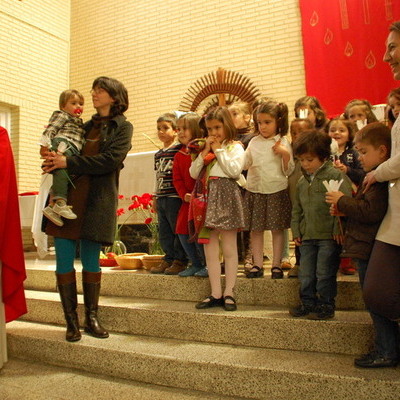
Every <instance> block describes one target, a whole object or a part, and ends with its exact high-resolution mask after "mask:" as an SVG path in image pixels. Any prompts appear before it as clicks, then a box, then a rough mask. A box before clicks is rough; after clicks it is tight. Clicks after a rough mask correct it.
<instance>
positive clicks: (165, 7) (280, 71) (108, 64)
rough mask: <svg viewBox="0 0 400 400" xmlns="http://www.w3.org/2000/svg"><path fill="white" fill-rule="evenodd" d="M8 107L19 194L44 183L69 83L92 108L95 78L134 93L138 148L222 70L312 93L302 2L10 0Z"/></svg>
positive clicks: (276, 93) (1, 66) (5, 67)
mask: <svg viewBox="0 0 400 400" xmlns="http://www.w3.org/2000/svg"><path fill="white" fill-rule="evenodd" d="M0 17H1V24H0V34H1V37H2V40H1V41H0V46H1V50H2V51H1V54H2V58H3V60H2V62H1V63H0V105H1V106H8V107H9V108H10V110H11V113H12V118H11V138H12V145H13V149H14V153H15V157H16V161H17V164H18V177H19V188H20V191H25V190H36V189H38V187H39V179H40V169H39V158H38V156H37V151H38V146H37V140H38V137H39V136H40V133H41V132H42V130H43V126H44V125H45V124H46V123H47V121H48V118H49V116H50V114H51V112H52V111H53V110H55V109H56V108H57V107H58V95H59V93H60V92H61V91H62V90H64V89H66V88H67V87H73V88H76V89H78V90H80V91H81V92H82V93H83V94H84V95H85V97H86V110H85V112H84V115H83V118H84V119H88V118H89V117H90V115H91V114H92V113H93V112H94V110H93V109H92V107H91V100H90V95H89V91H90V88H91V83H92V81H93V79H94V78H96V77H97V76H99V75H109V76H112V77H115V78H117V79H120V80H121V81H122V82H124V83H125V85H126V86H127V88H128V90H129V95H130V102H131V107H130V109H129V110H128V112H127V116H128V118H129V119H130V120H131V121H132V122H133V123H134V126H135V134H134V139H133V149H132V151H133V152H142V151H147V150H154V149H155V148H154V145H153V144H152V143H150V142H149V141H148V140H147V139H146V138H144V136H143V135H142V133H146V134H148V135H150V136H152V137H153V138H154V139H156V134H155V121H156V119H157V117H158V116H159V114H161V113H164V112H167V111H171V110H174V109H177V108H178V105H179V103H180V101H181V99H182V97H183V95H184V94H185V93H186V91H187V89H188V88H189V87H190V85H191V84H192V83H194V81H195V80H197V79H198V78H200V77H202V76H203V75H205V74H207V73H209V72H211V71H216V70H217V68H218V67H223V68H225V69H227V70H232V71H236V72H239V73H242V74H244V75H246V76H248V77H249V78H250V79H251V81H252V82H253V83H254V84H255V85H256V86H257V87H258V88H259V89H260V91H261V92H262V93H263V94H264V95H266V96H270V97H273V98H276V99H277V100H279V101H284V102H287V104H288V106H289V109H292V108H293V104H294V102H295V100H296V99H297V98H298V97H300V96H303V95H304V94H305V87H304V67H303V53H302V44H301V34H300V12H299V8H298V0H285V1H278V0H268V1H259V0H246V1H243V0H216V1H200V2H191V1H189V0H181V1H176V0H150V1H144V0H134V1H133V0H132V1H126V0H113V1H109V0H85V1H82V0H79V1H78V0H40V1H39V0H23V1H17V0H2V1H1V2H0Z"/></svg>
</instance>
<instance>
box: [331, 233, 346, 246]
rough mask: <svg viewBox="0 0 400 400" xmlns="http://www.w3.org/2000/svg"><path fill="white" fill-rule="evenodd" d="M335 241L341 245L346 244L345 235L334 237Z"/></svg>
mask: <svg viewBox="0 0 400 400" xmlns="http://www.w3.org/2000/svg"><path fill="white" fill-rule="evenodd" d="M333 240H334V241H335V242H336V243H337V244H340V245H343V244H344V236H343V235H333Z"/></svg>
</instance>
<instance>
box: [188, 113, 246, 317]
mask: <svg viewBox="0 0 400 400" xmlns="http://www.w3.org/2000/svg"><path fill="white" fill-rule="evenodd" d="M205 124H206V128H207V132H208V137H207V139H206V143H205V146H204V149H203V150H202V152H201V153H200V154H199V156H198V157H197V158H196V159H195V160H194V161H193V163H192V165H191V167H190V170H189V172H190V175H191V177H192V178H194V179H201V176H202V174H201V172H202V170H203V168H207V178H206V181H205V182H206V183H205V184H206V185H207V191H208V203H207V210H206V216H205V222H204V226H205V227H206V228H208V229H209V241H208V243H205V244H204V252H205V255H206V261H207V267H208V275H209V279H210V284H211V296H209V297H207V298H206V299H205V300H204V301H202V302H201V303H199V304H197V305H196V308H198V309H203V308H209V307H216V306H222V307H224V308H225V310H227V311H234V310H236V301H235V299H234V297H233V289H234V287H235V283H236V275H237V268H238V254H237V245H236V236H237V232H238V229H242V228H243V227H244V215H243V204H242V196H241V193H240V189H239V185H238V183H237V182H236V181H237V180H238V179H239V178H240V177H241V172H242V170H243V167H244V149H243V146H242V144H241V143H239V142H235V141H234V140H233V139H234V137H235V136H236V128H235V125H234V124H233V121H232V117H231V115H230V113H229V111H228V109H227V108H226V107H217V108H216V109H215V110H213V111H211V112H209V113H208V114H207V116H206V117H205ZM210 159H212V161H211V162H210ZM207 163H208V166H207ZM219 238H221V247H222V253H223V256H224V260H225V282H226V284H225V290H224V293H223V296H222V287H221V264H220V258H219V254H220V251H219Z"/></svg>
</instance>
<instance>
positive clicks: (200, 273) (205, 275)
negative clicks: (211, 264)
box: [194, 267, 208, 278]
mask: <svg viewBox="0 0 400 400" xmlns="http://www.w3.org/2000/svg"><path fill="white" fill-rule="evenodd" d="M194 276H197V277H199V278H208V270H207V267H204V268H202V269H201V270H200V271H197V272H196V273H195V274H194Z"/></svg>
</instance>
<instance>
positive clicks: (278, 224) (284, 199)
mask: <svg viewBox="0 0 400 400" xmlns="http://www.w3.org/2000/svg"><path fill="white" fill-rule="evenodd" d="M244 214H245V229H246V230H249V231H279V230H283V229H288V228H290V221H291V217H292V215H291V214H292V205H291V202H290V198H289V192H288V190H287V189H285V190H281V191H280V192H276V193H270V194H262V193H252V192H248V191H246V193H245V195H244Z"/></svg>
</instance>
